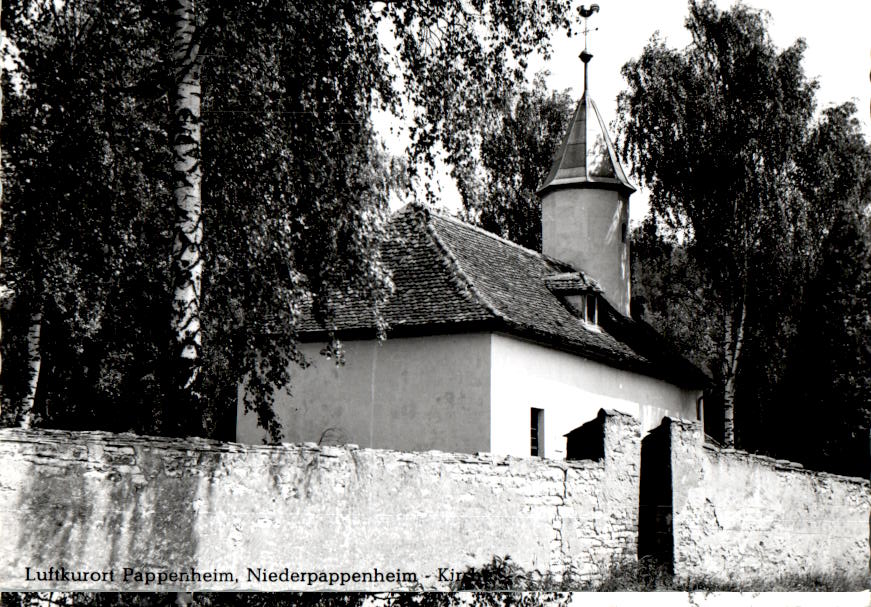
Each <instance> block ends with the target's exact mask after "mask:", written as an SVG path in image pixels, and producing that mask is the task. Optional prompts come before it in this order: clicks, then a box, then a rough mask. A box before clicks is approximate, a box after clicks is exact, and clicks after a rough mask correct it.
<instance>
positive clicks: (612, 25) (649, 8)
mask: <svg viewBox="0 0 871 607" xmlns="http://www.w3.org/2000/svg"><path fill="white" fill-rule="evenodd" d="M577 4H580V2H579V3H577ZM590 4H591V2H586V5H587V6H590ZM597 4H598V5H599V7H600V10H599V12H598V13H596V14H594V15H593V16H592V17H591V18H590V27H591V28H598V31H595V32H593V33H591V34H590V37H589V50H590V52H592V53H593V55H594V58H593V60H592V62H591V63H590V76H589V86H590V93H591V95H592V97H593V99H595V101H596V105H597V106H598V108H599V111H600V112H601V114H602V118H603V119H604V120H605V122H606V123H607V124H609V125H610V124H612V123H613V120H614V118H615V116H616V113H617V95H618V93H619V92H620V91H621V90H623V88H624V86H625V85H624V81H623V79H622V76H621V75H620V68H621V67H622V66H623V64H625V63H626V62H627V61H629V60H630V59H633V58H635V57H638V56H639V55H640V54H641V51H642V49H643V48H644V45H645V44H646V43H647V42H648V40H649V39H650V37H651V36H652V35H653V33H654V32H655V31H659V32H660V35H661V37H662V38H663V39H664V40H665V42H666V44H667V45H668V46H669V47H672V48H683V47H685V46H686V45H687V44H688V43H689V42H690V36H689V33H688V32H687V31H686V30H685V29H684V27H683V24H684V20H685V18H686V15H687V2H686V0H655V1H651V0H598V2H597ZM733 4H734V2H732V1H731V0H728V1H722V0H721V1H718V2H717V5H718V6H719V7H720V8H721V9H727V8H729V7H730V6H732V5H733ZM744 4H745V5H747V6H750V7H752V8H756V9H761V10H764V11H767V12H768V13H769V20H768V31H769V34H770V35H771V38H772V40H773V42H774V44H775V46H777V47H778V48H779V49H783V48H786V47H788V46H790V45H791V44H792V43H793V42H794V41H795V40H796V39H797V38H804V39H805V41H806V43H807V50H806V51H805V55H804V63H803V65H804V70H805V73H806V74H807V76H808V77H809V78H816V79H817V80H818V81H819V89H818V90H817V109H818V111H819V110H820V109H822V108H825V107H827V106H830V105H837V104H840V103H842V102H844V101H850V100H852V101H854V102H855V103H856V105H857V107H858V108H859V112H858V116H859V118H860V120H861V122H862V127H863V129H864V132H865V136H866V138H869V139H871V116H869V106H871V81H869V73H871V36H869V35H868V33H867V32H868V25H869V24H871V0H828V1H826V2H813V3H812V2H809V1H807V0H746V1H745V2H744ZM553 46H554V52H553V56H552V57H551V58H550V59H549V60H548V61H546V62H545V61H544V60H542V59H541V58H534V59H533V60H532V61H530V68H529V73H530V76H531V75H532V74H534V73H535V72H537V71H539V70H542V69H544V70H548V71H549V72H550V77H549V78H548V79H547V83H548V85H549V86H550V87H551V88H553V89H557V90H563V89H569V91H570V93H571V95H572V97H573V98H574V99H577V98H578V97H579V96H580V94H581V91H582V88H583V64H582V63H581V61H580V59H579V58H578V54H579V53H580V52H581V50H582V49H583V48H584V41H583V34H581V33H580V32H576V33H575V34H574V35H573V37H572V38H571V39H569V38H568V37H567V36H566V35H565V34H564V33H558V34H557V35H556V36H555V37H554V39H553ZM389 125H390V121H389V119H388V118H386V117H383V116H382V117H380V118H378V119H377V120H376V127H378V128H379V130H381V132H382V134H383V136H384V137H385V140H386V141H387V143H388V147H389V148H390V149H391V151H393V152H394V153H401V150H402V148H403V145H404V143H403V138H402V137H401V136H396V135H391V134H389V133H388V131H389V128H388V127H389ZM610 131H611V135H612V138H613V136H614V129H613V128H611V129H610ZM437 179H438V184H439V187H440V189H441V198H442V205H441V206H443V207H445V208H446V209H448V210H451V211H453V210H456V209H459V206H460V203H459V194H458V193H457V191H456V187H454V186H453V184H452V183H451V182H450V181H451V180H450V177H448V176H447V174H446V172H445V171H444V170H442V171H440V172H439V175H438V177H437ZM646 199H647V193H646V192H644V191H643V189H642V190H641V191H639V192H638V193H636V194H635V195H633V196H632V199H631V207H630V213H631V219H632V221H633V222H637V221H640V220H641V219H642V218H643V217H644V215H645V214H646V212H647V203H646Z"/></svg>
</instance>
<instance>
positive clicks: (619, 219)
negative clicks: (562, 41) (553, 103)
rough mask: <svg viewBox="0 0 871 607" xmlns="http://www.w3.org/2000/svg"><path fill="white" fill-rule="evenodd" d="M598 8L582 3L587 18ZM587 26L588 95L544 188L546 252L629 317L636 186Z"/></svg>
mask: <svg viewBox="0 0 871 607" xmlns="http://www.w3.org/2000/svg"><path fill="white" fill-rule="evenodd" d="M598 10H599V7H598V5H596V4H593V5H592V6H591V7H590V8H589V9H587V8H585V7H583V6H582V7H581V15H582V16H583V17H584V18H588V17H589V16H590V15H592V14H593V13H595V12H597V11H598ZM588 31H590V30H589V29H588V28H586V27H585V28H584V39H585V42H584V51H583V52H582V53H581V60H582V61H583V62H584V94H583V95H582V96H581V100H580V102H578V107H577V109H576V110H575V113H574V116H573V117H572V120H571V122H570V123H569V128H568V130H567V132H566V134H565V136H564V138H563V140H562V143H561V144H560V146H559V148H558V149H557V152H556V155H555V156H554V159H553V165H552V166H551V169H550V172H549V173H548V175H547V178H546V179H545V180H544V183H543V184H542V186H541V188H539V190H538V194H539V196H541V226H542V234H541V236H542V238H541V240H542V252H543V253H544V254H545V255H549V256H551V257H555V258H556V259H559V260H560V261H564V262H566V263H569V264H571V265H572V266H574V267H575V268H576V269H578V270H582V271H583V272H584V273H585V274H586V275H587V276H589V277H590V278H593V279H595V280H596V281H598V283H599V284H600V285H601V287H602V289H603V290H604V297H605V299H607V300H608V301H609V302H610V303H611V305H612V306H614V307H615V308H616V309H617V310H618V311H619V312H621V313H622V314H624V315H625V316H629V299H630V280H629V265H630V264H629V196H630V195H631V194H632V192H634V191H635V187H634V186H633V185H632V184H631V183H630V182H629V179H628V178H627V177H626V173H625V172H624V171H623V167H622V166H620V162H619V160H618V159H617V154H616V152H615V151H614V144H613V143H612V142H611V138H610V136H609V135H608V129H607V128H606V127H605V122H604V121H603V120H602V117H601V116H600V115H599V110H598V108H597V107H596V104H595V102H594V101H593V99H592V98H591V97H590V90H589V86H588V82H587V68H588V65H589V63H590V59H592V58H593V56H592V55H591V54H590V53H589V52H588V51H587V48H586V46H587V45H586V34H587V32H588Z"/></svg>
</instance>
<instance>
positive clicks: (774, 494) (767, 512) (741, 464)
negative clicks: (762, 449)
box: [664, 420, 871, 583]
mask: <svg viewBox="0 0 871 607" xmlns="http://www.w3.org/2000/svg"><path fill="white" fill-rule="evenodd" d="M664 423H666V424H669V425H670V433H671V465H672V483H673V487H672V489H673V529H674V572H675V575H676V576H677V577H680V578H684V579H688V578H695V579H698V578H706V579H714V580H722V581H726V580H743V581H747V582H750V583H752V582H753V581H754V580H771V579H772V578H776V577H778V576H783V575H797V576H800V575H812V576H813V575H819V574H824V575H825V574H828V575H837V574H843V575H848V576H853V575H855V576H862V575H866V574H867V573H868V567H869V549H871V547H869V513H871V495H869V483H868V481H867V480H864V479H858V478H849V477H844V476H837V475H833V474H826V473H820V472H812V471H808V470H805V469H803V468H801V466H800V465H798V464H794V463H791V462H788V461H785V460H775V459H772V458H769V457H762V456H758V455H751V454H748V453H745V452H742V451H736V450H734V449H721V448H716V447H712V446H709V445H706V444H704V442H703V435H702V430H701V425H700V424H699V423H698V422H686V421H677V420H666V421H665V422H664Z"/></svg>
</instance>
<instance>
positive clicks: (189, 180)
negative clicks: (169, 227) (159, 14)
mask: <svg viewBox="0 0 871 607" xmlns="http://www.w3.org/2000/svg"><path fill="white" fill-rule="evenodd" d="M173 16H174V18H175V27H174V30H173V49H172V59H173V69H174V70H175V74H174V76H175V78H174V79H175V82H176V84H175V88H174V90H173V91H172V110H173V120H174V122H173V139H172V148H173V155H174V159H175V162H174V164H173V188H174V189H173V195H174V198H175V217H176V218H175V240H174V242H173V246H172V257H173V268H174V272H173V278H174V283H173V318H172V325H173V332H174V333H175V340H176V345H177V350H178V356H179V357H180V360H179V369H178V381H177V384H176V388H177V390H178V394H179V395H180V397H181V398H180V402H181V403H185V401H186V400H187V401H190V402H187V403H185V405H186V406H187V407H190V408H191V409H192V410H193V411H197V410H198V409H199V407H198V406H197V405H196V404H195V403H196V402H197V401H198V400H199V396H200V395H199V387H198V385H197V383H198V376H199V375H200V367H201V364H202V363H201V360H200V359H201V349H202V344H203V341H202V331H201V327H200V297H201V293H202V276H203V259H202V254H201V247H202V243H203V216H202V205H203V200H202V185H201V183H202V168H201V164H200V155H201V152H200V142H201V137H202V136H201V124H200V109H201V107H200V106H201V97H202V88H201V86H200V74H201V71H202V56H201V54H200V42H199V33H198V32H197V14H196V4H195V0H178V2H177V5H176V9H175V11H174V13H173ZM192 405H193V406H192Z"/></svg>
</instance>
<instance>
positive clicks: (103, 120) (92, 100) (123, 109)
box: [2, 0, 573, 438]
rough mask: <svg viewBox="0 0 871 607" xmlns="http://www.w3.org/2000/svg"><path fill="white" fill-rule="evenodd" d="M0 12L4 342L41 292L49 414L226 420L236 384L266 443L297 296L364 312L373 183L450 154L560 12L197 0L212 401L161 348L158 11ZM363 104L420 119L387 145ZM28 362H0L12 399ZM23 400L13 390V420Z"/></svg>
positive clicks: (117, 421)
mask: <svg viewBox="0 0 871 607" xmlns="http://www.w3.org/2000/svg"><path fill="white" fill-rule="evenodd" d="M4 9H5V10H4V11H3V15H2V19H3V23H2V28H3V31H4V34H5V36H6V37H7V39H8V41H9V42H10V44H9V46H7V47H6V49H5V50H4V53H5V55H4V56H5V57H6V58H8V59H9V60H11V61H13V62H14V63H15V69H14V70H13V71H11V72H4V78H5V79H4V81H3V92H4V98H5V99H4V100H5V101H6V108H5V109H6V110H7V111H6V112H5V113H4V118H3V120H4V124H3V128H4V144H5V145H4V148H5V149H4V151H5V152H6V159H7V165H6V166H7V170H6V174H5V179H6V184H7V190H6V192H5V193H6V199H7V204H6V206H5V208H4V220H5V221H4V223H3V226H2V229H3V245H4V253H6V255H5V259H4V261H5V262H6V263H5V264H4V269H3V272H4V275H3V279H4V281H5V282H7V283H9V284H11V285H13V286H14V288H15V301H14V305H13V308H14V309H13V310H12V312H11V313H10V314H9V319H10V320H13V321H17V324H13V325H7V331H8V332H9V334H10V335H11V338H10V339H9V340H7V341H6V342H5V343H4V348H5V354H6V355H7V356H6V358H7V360H10V359H11V360H14V359H16V358H20V356H16V355H15V354H16V353H17V354H19V355H20V354H21V352H22V349H23V347H24V345H23V344H24V339H23V335H24V333H25V331H26V326H25V325H26V319H27V318H28V314H27V312H28V311H29V310H31V309H40V310H44V312H45V316H44V318H45V320H44V327H43V340H42V344H41V346H42V352H43V356H44V363H43V371H42V375H41V378H40V384H39V389H38V393H37V396H38V398H37V401H38V403H39V413H40V415H41V418H42V421H41V423H42V424H43V425H53V426H62V427H88V428H103V429H110V430H135V431H138V432H150V433H161V434H185V433H195V434H208V435H212V436H221V435H224V436H226V435H227V431H226V430H225V429H224V428H226V427H231V424H230V423H227V424H225V423H224V422H231V421H232V418H233V417H234V415H235V401H236V395H237V386H238V385H239V383H240V382H241V383H244V384H245V387H246V390H245V394H246V402H245V404H246V407H248V408H250V409H254V410H256V411H257V414H258V416H259V420H260V423H261V425H263V426H264V427H266V428H267V429H268V430H269V431H270V434H271V436H272V437H273V438H278V437H279V436H280V433H281V429H280V427H279V425H278V423H277V421H276V419H275V417H274V415H273V414H272V411H271V406H270V405H271V399H272V395H273V393H274V392H275V391H276V390H278V389H280V388H283V387H287V386H288V385H289V384H290V382H291V375H292V373H293V371H292V369H293V367H294V365H295V364H300V365H304V364H305V363H306V361H304V359H303V356H302V354H301V352H300V351H299V349H298V348H297V347H296V339H297V333H296V331H297V322H298V320H299V318H300V315H301V313H302V311H303V309H304V308H305V307H307V306H311V307H312V309H313V310H314V313H315V315H316V316H317V317H318V318H320V319H321V320H322V321H323V323H324V324H325V326H327V327H328V328H329V327H330V326H331V318H332V315H333V314H334V311H335V310H334V306H333V295H334V294H335V293H336V292H338V291H340V290H348V289H351V290H354V291H357V292H359V293H361V294H363V295H364V296H367V297H369V298H370V300H371V301H373V304H374V305H376V307H377V304H378V302H379V301H380V300H382V299H383V297H385V296H386V294H387V293H388V292H389V289H390V279H389V276H387V275H386V273H385V271H384V268H383V266H382V265H381V263H380V261H379V258H378V242H379V239H380V237H381V234H382V226H383V223H384V219H385V214H386V209H387V200H388V196H389V195H390V194H391V192H397V191H398V192H401V191H402V189H403V187H405V184H407V175H408V174H413V173H414V172H415V171H417V170H418V169H419V168H421V167H424V168H425V169H426V167H430V166H431V163H432V162H433V159H434V154H435V152H434V150H435V148H436V147H439V146H437V145H436V144H437V143H440V144H441V146H440V147H441V148H442V149H444V150H445V151H446V152H447V153H448V156H449V157H450V159H453V160H455V161H456V162H457V163H458V164H459V163H460V161H461V158H462V157H463V156H464V154H467V153H468V149H467V145H466V144H467V143H468V142H469V141H470V140H471V138H473V137H475V133H477V132H478V126H479V125H480V124H481V123H482V122H483V121H484V120H485V119H486V117H487V115H488V111H489V108H491V107H492V106H493V104H494V103H496V101H497V100H498V99H501V98H502V97H501V96H500V93H499V91H500V90H501V87H504V86H508V85H510V83H512V82H515V81H517V80H519V79H521V78H522V72H523V66H524V65H525V57H526V56H527V55H528V54H529V53H531V52H534V51H540V52H543V53H545V54H546V53H547V52H548V49H549V42H548V39H549V36H550V35H551V33H552V32H553V30H554V29H555V28H570V27H571V25H572V20H573V17H572V15H571V13H570V10H569V9H570V3H569V2H567V1H563V0H531V1H527V2H522V3H520V4H517V3H513V2H511V3H509V2H504V0H503V1H500V0H490V1H486V2H485V1H483V0H481V1H474V2H461V1H459V0H455V1H452V2H447V3H441V2H411V3H401V4H400V3H383V4H382V3H374V4H373V3H369V2H363V1H356V2H349V3H344V4H338V5H336V4H329V5H324V6H321V5H318V6H311V5H310V4H308V3H300V2H290V3H288V2H279V1H277V0H275V1H267V2H261V3H253V2H243V3H234V4H232V5H227V4H226V3H200V9H199V10H200V13H199V14H198V16H197V20H198V28H197V29H198V31H199V32H200V34H199V38H198V39H197V41H196V42H197V44H198V48H199V49H200V53H202V60H203V73H202V87H203V124H202V128H203V145H202V158H201V164H202V170H203V189H202V198H203V209H204V211H203V217H204V224H205V240H204V242H203V254H204V258H205V270H204V278H203V297H202V302H201V306H200V314H201V319H202V327H203V328H202V331H203V346H202V360H203V371H202V375H201V377H202V386H201V388H200V390H201V392H202V394H203V397H204V398H202V399H201V401H200V402H201V403H203V407H204V408H203V409H202V410H198V411H191V410H189V409H187V408H185V407H182V406H180V403H177V402H175V401H174V398H173V392H172V389H171V386H172V375H173V366H174V365H175V362H174V361H173V360H172V358H171V357H170V356H169V355H168V353H169V352H171V351H172V349H173V348H172V336H171V334H170V327H169V318H170V303H171V293H170V291H169V289H170V285H171V278H172V277H171V268H170V266H169V251H170V248H171V246H170V245H171V218H172V213H171V212H170V209H171V200H172V199H171V185H170V184H171V169H172V160H171V156H170V142H169V137H168V134H167V133H168V132H169V131H170V125H171V108H170V106H169V100H170V99H169V92H170V91H171V90H172V87H173V85H174V79H175V77H176V74H175V72H174V70H173V69H172V67H171V66H172V62H171V61H170V49H169V48H168V43H169V40H170V38H171V36H169V32H170V31H171V27H172V21H171V15H170V14H169V10H168V9H167V8H166V7H165V6H164V5H163V3H159V2H152V1H148V2H132V1H130V0H111V1H110V2H101V3H98V2H93V1H89V0H71V1H70V2H66V3H63V4H62V5H57V4H56V3H53V2H47V1H44V0H19V1H18V2H11V3H7V5H5V6H4ZM382 30H386V31H388V32H390V34H392V40H393V43H392V44H391V43H387V42H384V39H385V36H384V34H383V33H381V32H382ZM387 37H388V38H389V36H387ZM19 83H20V85H19ZM374 107H381V108H383V109H387V110H391V111H393V112H395V113H396V114H398V115H401V116H406V117H407V118H408V119H409V120H411V121H412V123H413V145H412V147H411V151H410V154H409V158H408V159H407V161H406V162H405V163H398V162H395V161H394V160H393V159H390V158H389V157H388V156H387V155H386V154H385V153H384V152H383V150H381V149H380V146H379V144H378V143H377V141H376V138H375V135H374V132H373V129H372V126H371V118H370V115H371V111H372V109H373V108H374ZM338 346H339V344H338V343H337V342H335V341H334V342H333V344H332V346H331V349H330V352H331V353H332V354H333V355H336V354H338V352H339V350H338ZM10 354H12V355H11V356H10ZM23 375H24V373H23V370H22V369H21V368H20V365H19V367H18V368H16V366H15V365H7V367H6V368H4V370H3V376H2V377H3V386H4V391H3V392H4V396H6V395H8V396H9V398H10V399H15V397H16V395H18V394H20V393H21V392H22V391H23V389H22V387H21V386H22V383H23V382H22V378H23ZM13 402H15V401H14V400H13ZM7 404H8V403H7ZM18 413H19V412H18V411H17V410H15V408H14V407H9V406H6V407H4V419H5V423H15V420H16V418H17V415H18Z"/></svg>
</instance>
